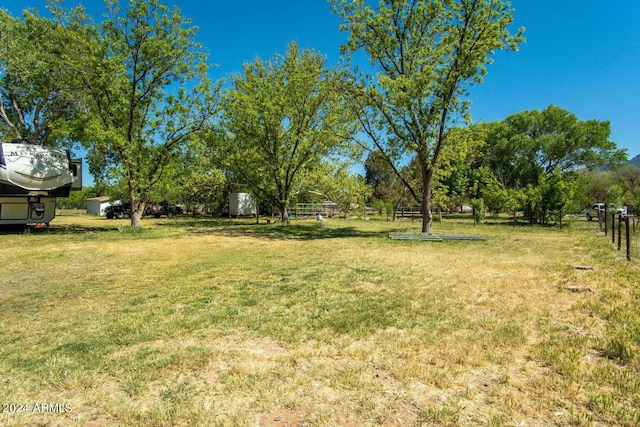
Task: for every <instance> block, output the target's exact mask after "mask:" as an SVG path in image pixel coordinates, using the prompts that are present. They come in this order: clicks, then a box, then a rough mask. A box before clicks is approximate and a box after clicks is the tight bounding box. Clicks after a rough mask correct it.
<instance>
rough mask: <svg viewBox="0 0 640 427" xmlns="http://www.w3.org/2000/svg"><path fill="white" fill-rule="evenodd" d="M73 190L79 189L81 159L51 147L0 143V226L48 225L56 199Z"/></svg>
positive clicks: (54, 214)
mask: <svg viewBox="0 0 640 427" xmlns="http://www.w3.org/2000/svg"><path fill="white" fill-rule="evenodd" d="M72 189H74V190H76V189H82V160H81V159H74V160H72V159H71V158H70V155H69V153H68V152H67V151H64V150H61V149H59V148H54V147H44V146H40V145H34V144H28V143H25V142H23V141H20V142H9V143H7V142H4V143H0V226H2V225H33V224H47V225H48V224H49V222H51V220H53V218H55V216H56V198H57V197H69V192H70V191H71V190H72Z"/></svg>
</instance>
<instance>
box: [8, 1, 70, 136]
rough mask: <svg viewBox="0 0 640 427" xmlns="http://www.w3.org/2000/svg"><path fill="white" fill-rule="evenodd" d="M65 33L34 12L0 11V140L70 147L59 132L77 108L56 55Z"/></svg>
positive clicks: (65, 68)
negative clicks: (0, 136)
mask: <svg viewBox="0 0 640 427" xmlns="http://www.w3.org/2000/svg"><path fill="white" fill-rule="evenodd" d="M69 37H70V31H69V30H68V29H67V28H64V27H62V26H60V25H56V23H54V22H52V21H51V20H49V19H46V18H43V17H40V16H38V14H37V13H36V12H35V11H27V10H25V11H24V19H20V18H16V17H12V16H10V15H9V14H8V13H7V12H6V11H5V10H2V9H0V135H2V137H3V139H5V140H12V139H23V140H28V141H30V142H33V143H35V144H40V145H60V146H66V147H67V148H70V147H69V145H70V144H68V139H67V138H66V136H67V135H66V134H65V133H64V132H63V131H62V132H61V131H60V130H61V129H62V128H64V124H65V122H66V120H68V119H70V118H71V117H72V116H73V115H74V114H75V113H76V112H77V111H78V109H79V108H81V104H80V103H78V99H77V96H76V94H75V93H74V92H73V90H74V88H73V83H72V81H73V80H72V79H71V78H70V76H69V73H68V68H67V66H66V64H65V63H64V62H63V61H62V60H61V59H60V57H59V53H60V50H61V48H62V46H64V45H65V44H66V42H67V41H68V40H69Z"/></svg>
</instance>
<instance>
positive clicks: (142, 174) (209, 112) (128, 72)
mask: <svg viewBox="0 0 640 427" xmlns="http://www.w3.org/2000/svg"><path fill="white" fill-rule="evenodd" d="M105 3H106V5H107V8H108V10H109V13H110V16H111V19H107V20H105V21H104V22H102V23H101V24H100V25H98V26H92V25H84V23H83V22H82V20H81V19H78V18H77V17H76V15H74V14H73V13H66V14H65V13H64V11H62V10H61V9H57V10H56V13H57V16H58V18H59V19H60V20H61V21H62V20H66V23H67V26H69V27H73V28H77V32H76V36H77V37H76V39H75V40H74V43H73V46H68V49H65V50H64V52H63V53H62V57H63V58H64V60H65V62H66V64H67V66H68V69H69V71H70V72H71V73H73V75H74V76H75V77H76V78H77V79H78V82H79V87H80V90H79V94H80V95H81V100H82V101H83V102H84V103H85V105H86V110H85V111H84V112H83V114H79V115H77V116H75V117H74V120H73V122H72V125H73V130H74V132H73V134H74V135H75V136H76V137H77V138H78V139H79V140H81V141H83V142H84V144H85V145H86V146H87V147H88V148H89V150H90V156H89V161H90V165H91V166H92V167H93V169H94V171H103V170H104V169H105V168H107V167H109V166H115V167H117V168H118V169H119V170H121V171H122V174H123V175H124V178H125V179H126V182H127V187H128V192H129V199H130V201H131V205H132V217H131V225H132V226H134V227H137V226H139V225H140V219H141V217H142V214H143V212H144V206H145V203H146V202H147V200H148V198H149V194H150V191H151V190H152V188H153V187H154V186H155V185H156V184H157V183H158V181H159V180H160V179H161V178H162V175H163V173H164V169H165V167H166V166H167V165H168V164H169V163H170V162H171V161H172V159H173V158H174V156H175V155H176V152H177V151H178V150H180V149H181V148H183V147H184V146H185V145H186V143H187V142H188V141H189V139H190V138H191V137H192V136H193V135H194V134H195V133H197V132H199V131H201V130H202V129H203V128H204V127H205V125H207V124H208V122H209V120H210V118H211V117H213V105H214V104H213V99H212V96H213V95H212V90H213V91H215V86H214V85H212V84H211V82H210V81H209V79H208V77H207V63H206V57H207V55H206V53H205V51H204V50H203V49H202V46H201V45H200V44H199V43H198V42H196V41H195V39H194V36H195V32H196V30H197V28H196V27H194V26H193V25H192V24H191V21H190V20H189V19H187V18H185V17H183V16H182V15H181V11H180V10H179V9H178V8H177V7H174V8H173V9H169V8H168V7H166V6H164V5H162V4H161V3H160V2H159V1H158V0H131V1H130V2H128V7H127V8H121V7H120V5H119V1H118V0H106V2H105Z"/></svg>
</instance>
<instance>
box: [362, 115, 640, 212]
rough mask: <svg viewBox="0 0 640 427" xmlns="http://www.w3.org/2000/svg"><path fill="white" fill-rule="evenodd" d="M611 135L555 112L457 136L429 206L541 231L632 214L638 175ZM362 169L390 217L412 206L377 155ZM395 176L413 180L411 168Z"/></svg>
mask: <svg viewBox="0 0 640 427" xmlns="http://www.w3.org/2000/svg"><path fill="white" fill-rule="evenodd" d="M609 135H610V124H609V122H608V121H597V120H588V121H580V120H578V119H577V117H576V116H575V115H574V114H572V113H570V112H569V111H566V110H564V109H562V108H560V107H557V106H553V105H550V106H548V107H547V108H545V109H544V110H542V111H524V112H521V113H517V114H513V115H511V116H509V117H507V118H506V119H505V120H504V121H502V122H493V123H483V124H478V125H475V126H471V127H468V128H464V129H462V128H460V129H455V130H454V131H453V132H452V134H451V135H450V138H451V141H450V142H451V147H455V149H454V150H452V152H450V153H448V155H447V163H446V167H443V168H441V169H440V171H439V173H438V174H437V177H436V183H435V185H434V193H433V195H434V200H435V202H436V204H437V205H438V207H440V208H443V209H446V210H451V211H455V210H456V209H458V208H460V207H461V206H470V207H472V208H473V209H474V210H475V213H476V215H477V216H478V217H479V218H482V216H483V215H484V213H485V212H487V211H488V212H492V213H496V214H498V213H509V214H513V215H516V214H517V215H519V216H523V217H524V218H526V219H527V220H528V221H530V222H531V223H539V224H547V223H548V222H549V221H556V222H557V221H561V218H562V216H563V215H565V214H574V213H579V212H580V211H582V210H583V209H584V207H585V206H586V205H588V204H591V203H594V202H607V203H614V204H616V205H618V206H622V205H627V206H629V207H630V208H631V210H633V211H634V212H638V211H639V210H640V168H638V166H635V165H633V164H631V163H628V162H627V159H626V153H625V152H624V151H622V150H617V149H616V145H615V143H614V142H612V141H610V140H609ZM605 165H606V167H605ZM365 166H366V178H367V182H368V183H369V184H370V185H371V186H372V188H373V196H374V197H375V199H377V200H378V203H380V204H381V205H382V206H384V207H385V208H386V209H387V210H389V212H392V213H395V210H396V209H397V208H398V207H400V206H402V205H410V204H411V203H415V202H414V201H413V200H411V198H410V197H408V196H409V192H408V191H407V188H406V186H405V185H404V184H403V182H402V180H401V179H400V178H399V177H398V175H397V174H395V173H394V172H393V170H391V168H390V167H389V165H388V163H387V162H385V161H384V158H383V156H381V154H380V153H375V152H374V153H371V154H370V155H369V157H368V158H367V161H366V163H365ZM400 175H401V176H402V177H404V180H414V179H419V174H418V172H417V170H416V167H415V165H414V163H413V162H412V161H408V162H407V164H406V165H405V166H404V168H402V169H401V174H400Z"/></svg>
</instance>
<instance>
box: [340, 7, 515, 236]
mask: <svg viewBox="0 0 640 427" xmlns="http://www.w3.org/2000/svg"><path fill="white" fill-rule="evenodd" d="M331 1H332V3H333V5H334V10H335V12H336V13H337V14H339V15H340V16H341V17H342V18H343V19H344V22H345V23H344V25H343V26H342V29H343V30H345V31H348V32H349V40H348V42H347V44H346V45H344V46H343V51H344V52H345V53H348V54H351V53H354V52H357V51H360V50H364V52H365V53H366V54H367V55H368V56H369V59H370V64H371V66H372V67H373V70H374V71H375V72H376V73H375V74H372V75H368V76H362V77H360V78H356V79H354V80H353V81H352V82H351V85H349V87H345V91H348V92H350V94H351V97H352V100H353V106H354V108H355V109H356V111H357V113H358V116H359V117H360V122H361V125H362V127H363V130H364V133H365V134H366V135H367V136H368V139H369V140H370V142H371V143H372V144H373V145H374V146H375V147H376V148H378V149H379V150H380V151H382V152H383V153H385V156H386V157H387V159H388V161H389V162H390V163H392V164H393V165H394V168H395V169H396V171H399V169H400V166H399V165H400V163H399V162H402V161H403V160H404V161H405V162H406V154H407V153H411V154H412V157H414V156H415V158H416V161H417V162H418V164H419V166H420V170H421V178H422V179H421V183H420V188H417V186H415V185H411V184H410V183H408V182H406V183H405V184H406V185H407V186H408V188H409V190H410V193H411V195H412V197H413V198H414V199H415V200H416V202H418V203H419V204H420V205H421V206H422V211H423V222H422V231H423V232H430V231H431V221H432V216H431V204H432V203H431V193H432V187H433V178H434V173H435V171H436V169H437V168H438V167H439V165H440V162H441V154H442V153H443V147H444V145H445V144H446V143H447V137H448V134H449V130H450V128H451V127H452V126H453V125H454V124H455V123H456V122H458V121H459V120H460V119H461V118H465V117H466V113H467V110H468V108H467V107H468V105H467V103H466V102H465V101H464V97H465V95H466V94H467V90H468V88H469V86H470V85H471V84H473V83H478V82H481V81H482V77H483V75H484V74H485V73H486V65H487V64H488V63H490V62H491V58H492V55H493V53H494V52H495V51H496V50H498V49H516V47H517V43H518V42H519V41H520V40H521V32H522V30H520V31H518V32H517V33H516V34H512V33H510V31H509V28H510V26H511V24H512V21H513V19H512V10H511V9H510V8H509V3H508V2H507V1H503V0H404V1H401V0H383V1H380V2H379V4H378V7H377V8H372V7H370V6H368V5H367V3H368V2H367V1H366V0H353V1H352V0H331Z"/></svg>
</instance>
